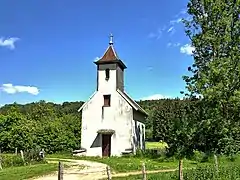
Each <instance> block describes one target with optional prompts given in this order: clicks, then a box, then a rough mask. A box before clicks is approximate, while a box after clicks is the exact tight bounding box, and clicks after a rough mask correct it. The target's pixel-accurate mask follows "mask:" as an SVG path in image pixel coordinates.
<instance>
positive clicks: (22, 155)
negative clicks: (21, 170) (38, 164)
mask: <svg viewBox="0 0 240 180" xmlns="http://www.w3.org/2000/svg"><path fill="white" fill-rule="evenodd" d="M20 153H21V157H22V160H23V162H24V154H23V150H20Z"/></svg>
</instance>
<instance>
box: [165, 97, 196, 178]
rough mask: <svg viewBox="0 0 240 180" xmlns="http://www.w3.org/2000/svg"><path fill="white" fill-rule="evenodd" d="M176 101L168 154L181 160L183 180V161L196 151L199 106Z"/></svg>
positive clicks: (193, 103)
mask: <svg viewBox="0 0 240 180" xmlns="http://www.w3.org/2000/svg"><path fill="white" fill-rule="evenodd" d="M184 102H185V103H183V101H175V103H174V106H173V108H174V113H172V114H171V116H170V121H171V122H172V126H171V128H169V129H168V131H169V132H168V133H169V136H168V138H166V139H165V141H166V142H167V144H168V154H169V155H171V156H172V155H175V156H176V157H177V158H178V160H179V179H180V180H183V159H184V158H186V157H191V156H192V155H193V153H194V150H195V149H196V146H197V143H196V137H197V136H198V117H199V111H198V104H199V101H196V100H189V99H188V100H185V101H184Z"/></svg>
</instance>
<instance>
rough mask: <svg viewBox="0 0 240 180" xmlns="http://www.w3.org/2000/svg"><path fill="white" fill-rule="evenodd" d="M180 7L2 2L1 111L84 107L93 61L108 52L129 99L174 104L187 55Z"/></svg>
mask: <svg viewBox="0 0 240 180" xmlns="http://www.w3.org/2000/svg"><path fill="white" fill-rule="evenodd" d="M186 5H187V0H181V1H180V0H179V1H173V0H169V1H159V0H158V1H157V0H155V1H151V3H150V1H146V0H138V1H136V0H132V1H129V0H121V1H111V0H101V1H93V0H88V1H80V0H51V1H49V0H35V1H32V0H21V1H19V0H1V1H0V27H1V28H0V104H2V105H3V104H6V103H12V102H18V103H27V102H32V101H39V100H46V101H53V102H57V103H60V102H63V101H79V100H87V99H88V97H89V96H90V95H91V94H92V93H93V92H94V90H95V88H96V66H95V64H94V63H93V61H94V60H95V58H97V57H101V56H102V55H103V53H104V51H105V50H106V48H107V46H108V41H109V40H108V36H109V34H110V33H111V32H112V33H113V35H114V46H115V49H116V51H117V53H118V55H119V57H120V58H121V59H122V60H123V61H124V63H125V64H126V65H127V67H128V68H127V69H126V73H125V87H126V91H127V92H128V94H129V95H130V96H131V97H133V98H134V99H136V100H138V99H154V98H161V97H176V96H180V93H179V92H180V91H181V90H184V87H185V83H184V81H183V80H182V75H184V74H186V73H187V70H186V69H187V66H188V65H190V64H191V63H192V57H191V51H192V47H191V46H189V45H188V44H189V43H190V42H189V39H188V38H187V37H186V36H185V33H184V27H183V25H182V23H181V22H180V19H181V18H182V17H186V16H187V14H186V11H185V10H186Z"/></svg>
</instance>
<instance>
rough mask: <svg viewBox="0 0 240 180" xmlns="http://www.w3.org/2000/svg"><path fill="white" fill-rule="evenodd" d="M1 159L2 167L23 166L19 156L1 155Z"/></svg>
mask: <svg viewBox="0 0 240 180" xmlns="http://www.w3.org/2000/svg"><path fill="white" fill-rule="evenodd" d="M1 158H2V167H3V168H6V167H12V166H23V165H24V162H23V160H22V158H21V156H18V155H12V154H3V155H1Z"/></svg>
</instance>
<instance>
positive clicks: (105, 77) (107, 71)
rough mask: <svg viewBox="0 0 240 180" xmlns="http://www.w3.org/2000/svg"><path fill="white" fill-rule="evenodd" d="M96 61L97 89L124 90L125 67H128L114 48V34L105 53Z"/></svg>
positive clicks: (106, 90)
mask: <svg viewBox="0 0 240 180" xmlns="http://www.w3.org/2000/svg"><path fill="white" fill-rule="evenodd" d="M94 63H95V64H96V65H97V91H102V92H105V93H106V92H111V91H116V90H117V89H119V90H121V91H124V69H126V68H127V67H126V66H125V64H124V63H123V62H122V61H121V60H120V59H119V58H118V56H117V53H116V51H115V50H114V47H113V35H112V34H111V35H110V41H109V46H108V48H107V50H106V51H105V53H104V55H103V56H102V57H101V58H100V59H99V60H97V61H96V62H94Z"/></svg>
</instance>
